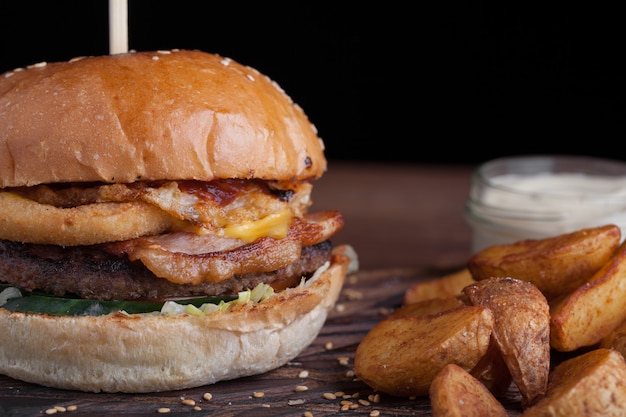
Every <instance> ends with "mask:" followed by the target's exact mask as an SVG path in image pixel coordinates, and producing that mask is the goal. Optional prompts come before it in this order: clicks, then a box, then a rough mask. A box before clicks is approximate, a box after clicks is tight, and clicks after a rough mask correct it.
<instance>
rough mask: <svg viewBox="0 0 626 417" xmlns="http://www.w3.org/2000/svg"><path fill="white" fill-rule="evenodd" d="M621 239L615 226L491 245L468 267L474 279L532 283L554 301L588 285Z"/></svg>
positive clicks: (613, 252)
mask: <svg viewBox="0 0 626 417" xmlns="http://www.w3.org/2000/svg"><path fill="white" fill-rule="evenodd" d="M620 239H621V232H620V229H619V227H618V226H616V225H613V224H609V225H605V226H599V227H593V228H586V229H581V230H577V231H574V232H572V233H567V234H563V235H559V236H555V237H551V238H546V239H537V240H534V239H529V240H522V241H519V242H514V243H511V244H503V245H495V246H491V247H488V248H485V249H483V250H481V251H479V252H477V253H475V254H474V255H473V256H472V257H471V258H470V259H469V261H468V264H467V267H468V269H469V270H470V272H471V274H472V276H473V278H474V279H475V280H483V279H487V278H491V277H512V278H516V279H521V280H523V281H529V282H532V283H533V284H535V286H536V287H537V288H539V290H540V291H541V292H542V293H543V294H544V296H545V297H546V298H547V299H548V300H552V299H554V298H557V297H559V296H563V295H565V294H568V293H571V292H572V291H574V290H576V288H578V287H579V286H581V285H582V284H584V283H585V282H587V281H588V280H589V279H590V278H591V277H592V276H593V274H594V273H595V272H596V271H598V270H599V269H600V268H601V267H602V266H603V265H604V264H605V263H606V262H608V260H609V259H610V258H611V256H613V255H614V254H615V252H616V250H617V248H618V246H619V242H620Z"/></svg>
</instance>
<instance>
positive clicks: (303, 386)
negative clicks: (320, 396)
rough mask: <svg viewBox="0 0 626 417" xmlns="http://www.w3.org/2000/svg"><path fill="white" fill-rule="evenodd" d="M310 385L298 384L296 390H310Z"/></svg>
mask: <svg viewBox="0 0 626 417" xmlns="http://www.w3.org/2000/svg"><path fill="white" fill-rule="evenodd" d="M308 390H309V387H307V386H306V385H298V386H296V389H295V391H296V392H303V391H308Z"/></svg>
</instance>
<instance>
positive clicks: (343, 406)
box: [341, 405, 350, 411]
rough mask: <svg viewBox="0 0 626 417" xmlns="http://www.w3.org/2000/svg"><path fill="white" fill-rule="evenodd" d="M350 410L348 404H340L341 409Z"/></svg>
mask: <svg viewBox="0 0 626 417" xmlns="http://www.w3.org/2000/svg"><path fill="white" fill-rule="evenodd" d="M349 410H350V406H348V405H342V406H341V411H349Z"/></svg>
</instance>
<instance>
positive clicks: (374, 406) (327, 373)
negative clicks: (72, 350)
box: [0, 269, 521, 417]
mask: <svg viewBox="0 0 626 417" xmlns="http://www.w3.org/2000/svg"><path fill="white" fill-rule="evenodd" d="M445 272H449V271H415V270H404V269H403V270H379V271H363V272H359V273H358V274H355V275H353V276H351V277H348V282H347V283H346V285H345V286H344V290H343V292H342V295H341V298H340V300H339V302H338V306H337V307H336V309H335V310H334V311H333V312H332V313H331V315H330V316H329V318H328V320H327V322H326V325H325V326H324V328H323V329H322V331H321V333H320V335H319V337H318V338H317V339H316V340H315V341H314V343H313V344H312V345H311V346H309V347H308V348H307V349H306V350H305V351H304V352H302V354H301V355H299V356H298V357H297V358H296V359H295V360H294V361H292V362H291V363H289V364H287V365H285V366H283V367H281V368H279V369H276V370H274V371H271V372H268V373H266V374H264V375H258V376H253V377H247V378H241V379H238V380H234V381H224V382H220V383H217V384H214V385H209V386H204V387H199V388H195V389H186V390H181V391H172V392H162V393H154V394H108V393H83V392H77V391H64V390H57V389H51V388H45V387H40V386H36V385H33V384H27V383H24V382H21V381H16V380H14V379H11V378H7V377H4V376H0V416H4V415H11V416H41V415H45V414H44V412H45V410H47V409H49V408H52V407H54V406H63V407H68V406H70V405H76V406H77V408H76V410H74V411H70V412H66V413H63V415H67V416H68V417H69V416H73V417H76V416H81V415H94V414H97V415H100V416H108V415H116V416H126V415H127V416H130V415H132V416H154V415H155V414H157V411H158V409H159V408H169V410H170V412H169V413H168V414H166V415H170V416H174V415H176V416H178V415H186V416H187V415H215V416H224V417H226V416H256V417H261V416H303V415H304V413H305V412H307V411H308V412H310V413H311V414H312V415H313V416H315V417H320V416H331V415H337V414H340V415H341V416H368V415H370V412H372V411H374V410H378V411H379V412H380V416H430V415H431V412H430V403H429V400H428V398H416V399H402V398H395V397H390V396H387V395H380V400H379V402H372V401H371V397H370V396H372V395H374V394H375V392H374V391H373V390H372V389H371V388H369V387H368V386H367V385H365V384H364V383H362V382H361V381H358V379H356V378H354V377H353V376H351V374H350V371H352V366H353V359H354V352H355V349H356V347H357V346H358V344H359V342H360V340H361V339H362V338H363V336H364V335H365V334H366V333H367V332H368V331H369V329H371V328H372V327H373V326H374V325H375V324H376V323H377V322H378V321H380V319H381V318H382V317H383V313H384V311H385V310H390V309H393V308H395V307H397V306H399V305H400V303H401V301H402V296H403V294H404V291H405V290H406V288H408V287H409V286H410V285H412V284H413V283H414V282H416V281H417V280H419V279H425V278H432V277H436V276H440V275H443V274H444V273H445ZM42 349H45V347H42ZM302 371H307V372H308V376H307V377H300V376H299V375H300V373H301V372H302ZM297 386H306V387H307V388H308V389H307V390H306V391H301V392H298V391H296V387H297ZM205 393H211V395H212V399H211V400H210V401H206V400H204V399H203V395H204V394H205ZM255 393H262V394H263V395H262V396H261V394H257V395H255ZM329 393H331V394H335V395H336V396H337V398H335V399H327V398H325V394H329ZM344 394H345V395H344ZM342 395H343V396H342ZM183 399H188V400H194V401H195V402H196V406H197V407H199V410H198V411H194V409H193V406H191V405H185V404H183V403H182V400H183ZM359 400H361V403H360V402H359ZM501 400H502V402H503V404H504V406H505V407H506V408H507V410H509V413H510V415H511V416H519V415H520V414H521V408H520V405H519V404H520V396H519V393H518V392H517V390H516V388H515V386H514V384H512V385H511V387H510V389H509V392H508V393H507V395H506V396H505V397H504V398H502V399H501ZM342 401H347V402H345V403H343V404H342ZM366 401H369V404H368V403H367V402H366ZM351 404H353V405H351ZM344 406H345V409H342V407H344ZM350 407H354V408H350Z"/></svg>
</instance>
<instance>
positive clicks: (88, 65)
mask: <svg viewBox="0 0 626 417" xmlns="http://www.w3.org/2000/svg"><path fill="white" fill-rule="evenodd" d="M323 152H324V149H323V143H322V141H321V139H320V138H319V137H318V136H317V133H316V130H315V127H314V126H313V125H312V124H311V123H310V121H309V120H308V119H307V117H306V115H305V114H304V113H303V111H302V110H301V109H300V107H298V106H297V105H295V104H294V103H293V102H292V101H291V99H290V98H289V97H288V96H287V95H286V94H285V93H284V92H283V91H282V90H281V89H280V88H279V87H278V86H277V85H276V84H275V83H273V82H272V81H271V80H269V79H268V78H267V77H266V76H264V75H262V74H260V73H259V72H257V71H256V70H254V69H252V68H250V67H247V66H244V65H240V64H238V63H236V62H234V61H232V60H230V59H227V58H224V57H221V56H217V55H212V54H208V53H204V52H200V51H185V50H183V51H162V52H141V53H127V54H119V55H109V56H99V57H87V58H83V59H77V60H73V61H70V62H62V63H50V64H47V65H34V66H31V67H29V68H27V69H25V70H20V71H18V70H16V71H12V72H7V73H5V74H4V75H2V76H1V77H0V187H14V186H32V185H37V184H40V183H63V182H74V181H76V182H86V181H102V182H125V183H128V182H134V181H139V180H160V179H169V180H175V179H198V180H204V181H209V180H212V179H216V178H262V179H272V180H283V179H306V178H317V177H320V176H321V175H322V174H323V172H324V171H325V170H326V159H325V157H324V153H323Z"/></svg>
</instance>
